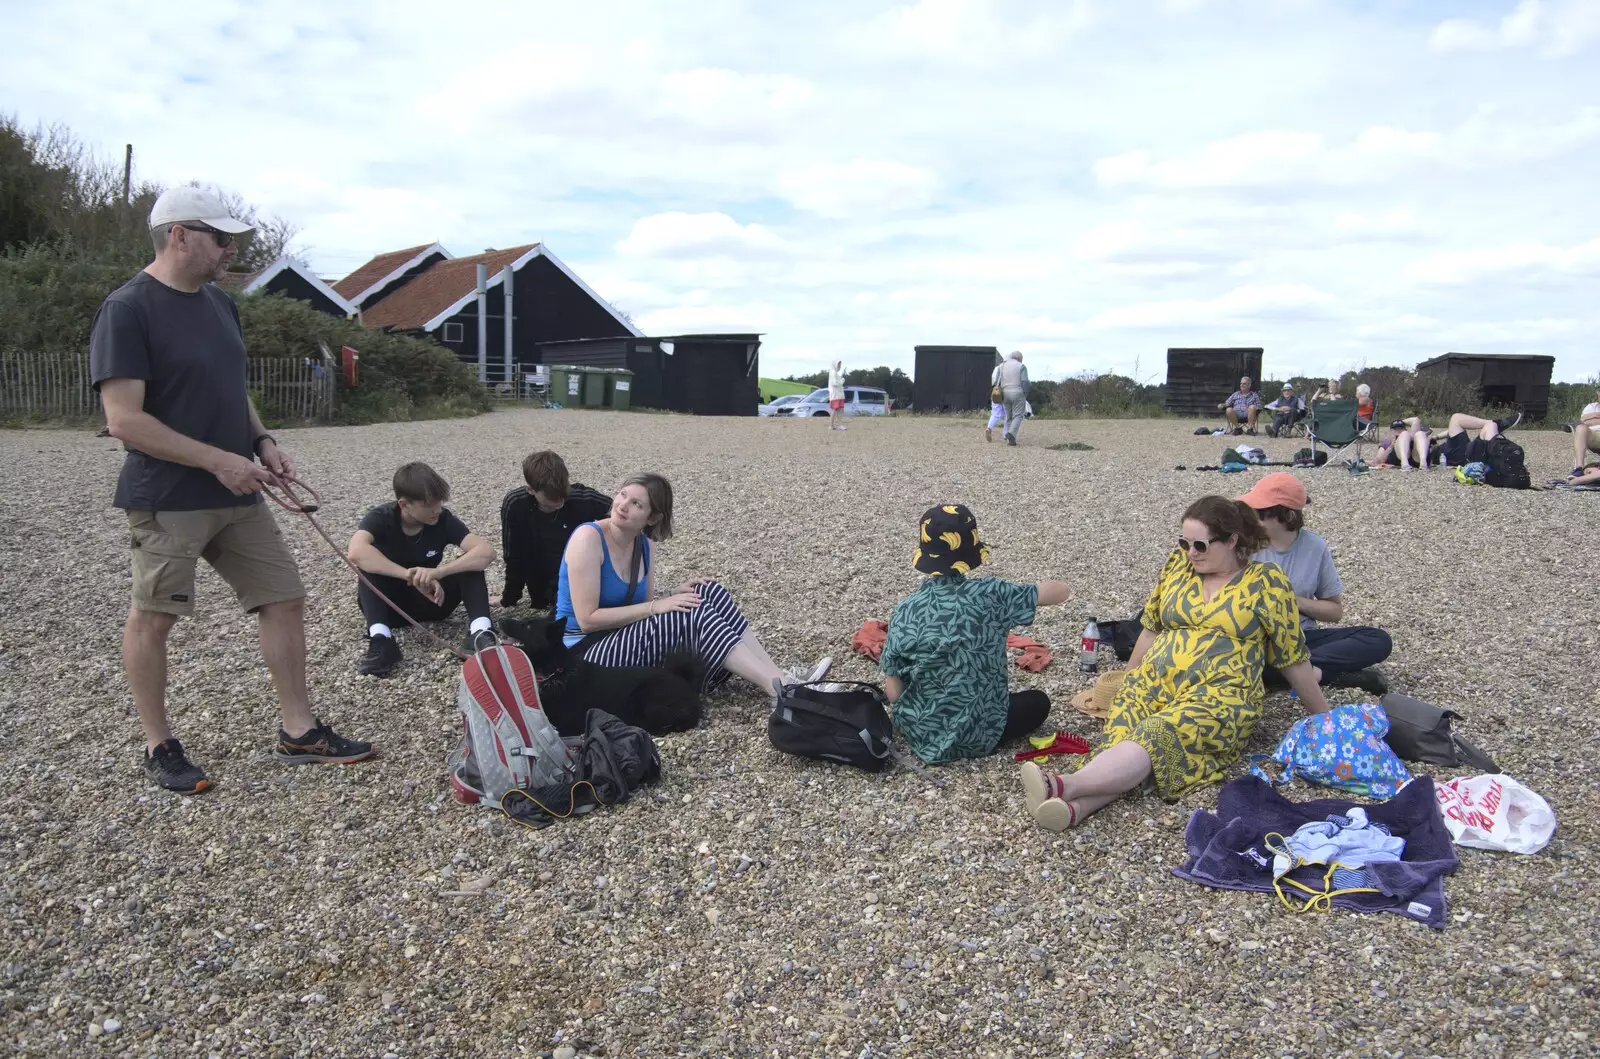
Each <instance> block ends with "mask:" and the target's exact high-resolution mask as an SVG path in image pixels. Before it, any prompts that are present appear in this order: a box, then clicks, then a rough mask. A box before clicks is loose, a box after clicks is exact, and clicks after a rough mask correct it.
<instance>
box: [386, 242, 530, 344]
mask: <svg viewBox="0 0 1600 1059" xmlns="http://www.w3.org/2000/svg"><path fill="white" fill-rule="evenodd" d="M538 245H539V244H538V243H529V244H528V245H527V246H514V247H512V248H511V249H509V250H489V251H485V252H484V253H482V254H476V255H474V256H472V257H457V258H452V259H451V260H449V261H440V262H437V263H435V264H434V265H433V266H432V267H430V268H429V269H428V270H427V271H426V272H424V273H422V274H421V275H420V276H418V277H417V278H416V279H414V280H412V281H411V282H410V283H407V284H406V285H405V286H403V287H401V288H400V289H399V290H397V291H395V292H394V293H393V294H391V295H389V296H388V297H387V298H385V299H383V301H381V302H379V303H377V304H376V305H373V306H370V307H369V308H367V309H365V310H364V311H363V312H362V314H361V322H362V323H364V324H366V325H367V326H368V327H374V328H377V327H391V328H394V329H395V330H397V331H411V330H416V329H419V328H421V327H422V326H424V325H425V324H426V323H427V322H428V321H429V320H432V319H433V318H434V317H435V316H438V315H439V314H440V313H442V312H444V311H445V310H446V309H448V308H450V306H452V305H454V304H455V303H456V302H458V301H460V300H461V299H462V298H464V297H466V296H467V295H469V294H471V293H472V291H473V288H475V287H476V286H477V285H478V265H480V264H482V265H487V266H488V267H489V277H490V278H491V279H493V278H494V276H495V275H496V274H497V273H498V272H499V271H500V270H501V269H502V268H505V267H506V266H507V265H509V264H512V263H513V262H515V261H516V260H517V258H519V257H521V256H522V255H524V254H526V253H527V252H528V251H530V250H532V249H533V248H534V247H536V246H538Z"/></svg>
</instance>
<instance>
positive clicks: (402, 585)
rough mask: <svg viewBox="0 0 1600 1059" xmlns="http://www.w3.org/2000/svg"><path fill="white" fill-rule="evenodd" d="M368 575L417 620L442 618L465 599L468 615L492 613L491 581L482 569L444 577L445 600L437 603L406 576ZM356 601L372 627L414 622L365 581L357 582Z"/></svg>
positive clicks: (393, 626)
mask: <svg viewBox="0 0 1600 1059" xmlns="http://www.w3.org/2000/svg"><path fill="white" fill-rule="evenodd" d="M367 579H368V580H370V581H371V582H372V583H373V584H374V585H376V586H378V590H379V591H380V592H382V593H383V594H384V595H386V596H388V597H389V598H390V599H392V600H394V601H395V604H396V605H397V606H399V607H400V609H401V610H403V611H405V612H406V613H407V614H409V615H411V616H412V617H413V618H415V619H416V620H417V621H442V620H444V619H445V618H448V617H449V616H450V615H451V614H452V613H453V612H454V611H455V609H456V608H457V607H459V606H460V605H461V604H462V603H466V605H467V617H468V618H469V619H470V618H487V617H488V616H489V582H488V581H487V580H485V578H484V576H483V571H482V570H473V571H470V572H468V573H464V574H451V575H450V576H448V577H441V578H440V579H439V585H440V587H442V588H443V589H444V601H443V602H441V603H435V602H434V601H433V600H431V599H429V598H428V597H427V596H424V595H423V594H422V593H421V592H418V591H417V590H416V589H414V588H412V587H411V584H410V583H409V582H407V581H406V580H405V579H404V578H400V577H384V576H382V575H381V574H368V575H367ZM356 601H357V602H359V603H360V604H361V616H362V617H364V618H366V619H367V627H368V628H369V629H370V628H371V627H372V626H374V625H387V626H389V628H391V629H395V628H405V627H406V626H408V625H410V624H411V623H410V622H408V621H406V619H405V618H403V617H401V616H400V615H399V614H398V613H396V612H395V610H394V608H393V607H391V606H389V604H387V603H385V602H384V601H383V600H381V599H379V598H378V593H377V592H374V591H372V589H370V588H368V587H367V582H366V581H359V580H358V581H357V582H356Z"/></svg>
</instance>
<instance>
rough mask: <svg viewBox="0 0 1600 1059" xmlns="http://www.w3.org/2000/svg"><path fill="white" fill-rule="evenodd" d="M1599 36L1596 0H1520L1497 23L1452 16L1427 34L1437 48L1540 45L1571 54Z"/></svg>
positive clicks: (1599, 14) (1553, 52)
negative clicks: (1431, 32) (1430, 33)
mask: <svg viewBox="0 0 1600 1059" xmlns="http://www.w3.org/2000/svg"><path fill="white" fill-rule="evenodd" d="M1596 40H1600V4H1596V3H1595V2H1594V0H1520V2H1519V3H1518V4H1517V6H1516V7H1515V8H1513V9H1512V10H1511V11H1509V12H1508V13H1507V14H1506V15H1505V16H1504V17H1503V18H1501V19H1500V21H1499V22H1498V23H1495V24H1486V23H1483V22H1479V21H1477V20H1476V19H1470V18H1452V19H1448V20H1446V21H1444V22H1441V23H1439V25H1438V26H1436V27H1435V28H1434V31H1433V34H1432V36H1430V37H1429V38H1428V46H1429V47H1430V48H1432V49H1433V50H1434V51H1437V52H1457V51H1499V50H1501V49H1506V48H1537V49H1539V50H1540V51H1541V52H1544V53H1545V54H1547V55H1553V56H1568V55H1575V54H1577V53H1578V52H1579V51H1582V50H1583V49H1584V48H1586V47H1587V46H1588V45H1589V44H1591V43H1593V42H1594V41H1596Z"/></svg>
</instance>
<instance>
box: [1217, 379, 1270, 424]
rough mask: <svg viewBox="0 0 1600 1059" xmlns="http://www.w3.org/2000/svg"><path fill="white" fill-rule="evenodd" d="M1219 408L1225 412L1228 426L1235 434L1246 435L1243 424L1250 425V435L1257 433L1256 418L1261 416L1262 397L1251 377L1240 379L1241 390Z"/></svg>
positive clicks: (1230, 396) (1231, 395)
mask: <svg viewBox="0 0 1600 1059" xmlns="http://www.w3.org/2000/svg"><path fill="white" fill-rule="evenodd" d="M1217 407H1218V408H1220V409H1224V410H1225V411H1224V414H1225V415H1226V416H1227V419H1228V425H1229V426H1230V427H1232V428H1233V432H1234V433H1235V434H1243V433H1246V429H1245V426H1242V425H1241V424H1246V425H1248V427H1249V431H1248V432H1249V433H1250V434H1252V435H1253V434H1254V433H1255V432H1256V417H1257V416H1259V415H1260V414H1261V395H1260V394H1259V393H1256V391H1255V383H1254V381H1253V380H1252V379H1251V378H1250V376H1248V375H1246V376H1245V377H1244V378H1242V379H1240V380H1239V389H1238V390H1237V391H1236V392H1234V393H1232V394H1230V395H1229V397H1228V399H1227V400H1226V401H1223V402H1222V403H1221V404H1219V405H1217Z"/></svg>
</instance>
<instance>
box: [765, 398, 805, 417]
mask: <svg viewBox="0 0 1600 1059" xmlns="http://www.w3.org/2000/svg"><path fill="white" fill-rule="evenodd" d="M805 399H806V395H805V394H803V393H786V394H784V395H783V396H782V397H775V398H773V400H772V403H771V404H758V405H756V415H758V416H775V415H777V414H778V410H779V409H781V408H788V407H789V406H790V405H795V404H799V403H800V402H801V401H804V400H805Z"/></svg>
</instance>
